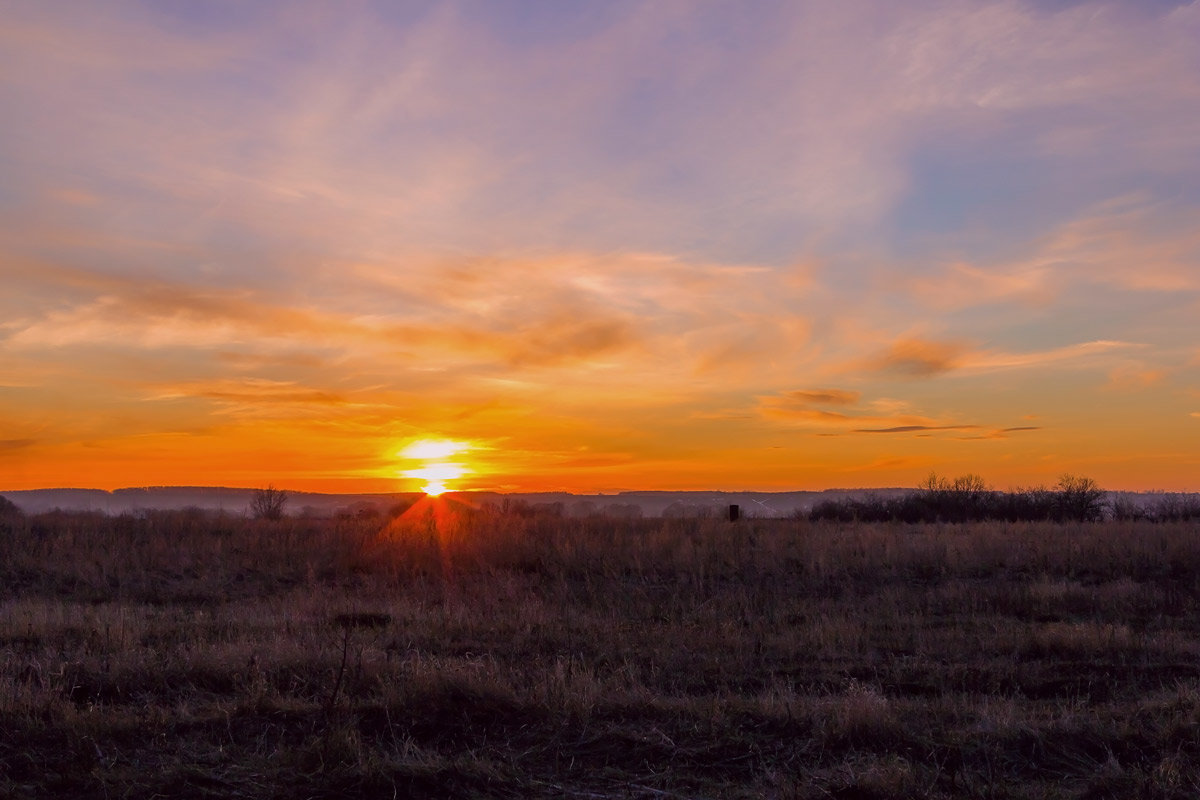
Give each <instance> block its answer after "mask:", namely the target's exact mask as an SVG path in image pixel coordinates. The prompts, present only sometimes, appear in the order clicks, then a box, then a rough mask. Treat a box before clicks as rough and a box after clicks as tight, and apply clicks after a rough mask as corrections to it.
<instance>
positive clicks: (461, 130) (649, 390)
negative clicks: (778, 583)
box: [0, 0, 1200, 492]
mask: <svg viewBox="0 0 1200 800" xmlns="http://www.w3.org/2000/svg"><path fill="white" fill-rule="evenodd" d="M0 13H2V15H3V23H2V24H0V108H2V109H3V124H2V125H0V281H2V285H3V291H0V490H2V489H26V488H39V487H65V486H75V487H94V488H116V487H122V486H145V485H223V486H261V485H265V484H267V483H268V482H273V483H274V484H276V485H278V486H281V487H286V488H293V489H305V490H317V491H393V490H398V491H402V490H415V489H417V488H418V487H419V485H420V484H421V479H420V478H419V477H413V476H412V475H411V474H406V473H412V472H413V471H414V470H419V468H421V467H422V465H423V464H424V463H425V461H423V460H422V459H423V458H425V456H424V455H422V454H428V453H434V454H435V456H434V459H435V460H439V461H441V460H450V461H452V462H453V463H454V464H457V465H458V468H459V470H460V472H461V475H460V476H459V477H458V478H457V479H455V480H451V481H448V483H450V485H451V487H452V488H458V489H471V488H486V489H493V490H500V491H541V490H557V489H565V490H570V491H576V492H595V491H614V490H618V489H728V490H743V489H757V490H788V489H820V488H829V487H860V486H913V485H916V484H917V483H919V482H920V481H921V480H922V479H924V478H925V477H926V476H927V475H928V474H929V473H930V471H937V472H938V473H939V474H943V475H949V476H954V475H958V474H962V473H966V472H974V473H978V474H980V475H982V476H983V477H984V478H985V479H986V480H987V481H988V482H989V483H990V484H992V485H993V486H995V487H997V488H1009V487H1015V486H1029V485H1035V484H1043V483H1045V484H1053V483H1054V482H1056V481H1057V479H1058V477H1059V476H1060V475H1061V474H1062V473H1065V472H1070V473H1076V474H1081V475H1086V476H1090V477H1092V478H1095V479H1096V480H1097V481H1098V482H1099V483H1100V484H1101V485H1102V486H1104V487H1106V488H1111V489H1175V490H1200V2H1192V3H1179V2H1162V1H1161V0H1154V1H1153V2H1151V1H1150V0H1128V2H1070V0H1053V1H1051V0H1039V1H1038V2H1029V1H1027V2H1007V1H1005V2H985V1H984V0H978V1H975V0H953V1H947V2H942V1H941V0H913V2H904V3H896V2H890V1H889V0H875V1H874V2H860V1H859V0H838V2H831V1H829V0H821V2H803V1H802V0H797V1H796V2H792V1H791V0H787V1H783V0H781V1H780V2H720V3H715V2H693V0H678V1H675V0H654V1H653V2H563V1H562V0H530V1H529V2H511V1H510V2H501V1H496V2H493V1H492V0H479V1H478V2H409V3H403V2H382V1H380V2H347V3H333V2H321V3H317V2H313V3H304V2H238V1H237V0H220V1H216V2H190V1H189V2H184V0H176V1H163V0H143V1H142V2H120V1H114V2H104V3H95V2H82V1H80V2H46V0H29V2H22V1H20V0H0ZM438 442H450V443H456V444H455V445H454V446H453V447H451V446H449V445H438V444H437V443H438ZM422 443H424V444H422ZM422 448H425V449H424V450H422ZM439 448H441V449H439ZM414 454H415V455H414ZM426 460H428V459H426Z"/></svg>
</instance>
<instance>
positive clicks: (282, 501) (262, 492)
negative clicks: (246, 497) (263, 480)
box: [250, 484, 288, 520]
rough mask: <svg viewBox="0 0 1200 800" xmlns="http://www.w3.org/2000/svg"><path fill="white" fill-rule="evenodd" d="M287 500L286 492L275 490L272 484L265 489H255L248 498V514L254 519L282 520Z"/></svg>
mask: <svg viewBox="0 0 1200 800" xmlns="http://www.w3.org/2000/svg"><path fill="white" fill-rule="evenodd" d="M287 499H288V496H287V492H285V491H283V490H282V489H276V488H275V486H274V484H271V485H270V486H267V488H265V489H255V490H254V495H253V496H251V498H250V513H251V514H252V515H254V518H255V519H272V520H274V519H282V518H283V507H284V506H285V505H286V504H287Z"/></svg>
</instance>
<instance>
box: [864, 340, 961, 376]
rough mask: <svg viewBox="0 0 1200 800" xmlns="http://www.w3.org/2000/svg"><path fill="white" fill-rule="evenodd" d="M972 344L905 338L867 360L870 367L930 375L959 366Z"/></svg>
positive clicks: (887, 370) (911, 374) (880, 370)
mask: <svg viewBox="0 0 1200 800" xmlns="http://www.w3.org/2000/svg"><path fill="white" fill-rule="evenodd" d="M968 352H969V348H968V347H967V346H966V345H964V344H962V343H960V342H935V341H931V340H928V339H915V338H914V339H901V340H899V341H897V342H894V343H892V344H891V345H890V346H889V347H888V348H887V349H886V350H885V351H884V352H882V353H880V354H879V355H877V356H874V357H873V358H870V359H868V360H867V361H866V366H867V367H868V368H869V369H872V370H875V371H879V372H892V373H898V374H901V375H907V376H909V377H914V378H927V377H932V376H934V375H940V374H942V373H945V372H950V371H952V370H955V369H958V368H959V367H961V366H962V365H963V364H964V363H965V357H966V355H967V353H968Z"/></svg>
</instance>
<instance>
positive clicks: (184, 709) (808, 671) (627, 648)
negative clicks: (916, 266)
mask: <svg viewBox="0 0 1200 800" xmlns="http://www.w3.org/2000/svg"><path fill="white" fill-rule="evenodd" d="M1198 579H1200V525H1198V524H1196V523H1167V524H1151V523H1144V522H1143V523H1118V522H1101V523H1033V524H1030V523H1023V524H1003V523H976V524H963V525H916V526H912V525H900V524H878V525H876V524H865V523H849V524H842V523H835V522H823V523H811V522H808V521H802V520H743V521H741V522H739V523H736V524H729V523H724V522H718V521H713V520H706V521H699V520H657V519H654V520H649V519H648V520H606V519H571V520H568V519H561V518H555V517H552V516H547V515H543V516H539V515H518V514H504V513H498V512H472V511H469V510H467V509H464V508H461V507H457V506H454V505H453V504H452V503H451V502H449V501H423V502H422V503H420V504H418V506H416V507H414V508H413V509H411V510H409V511H408V512H407V513H406V514H405V515H403V516H401V517H398V518H396V519H390V518H387V517H370V516H366V517H352V518H342V519H333V520H302V519H291V518H285V519H283V520H279V521H275V522H269V521H265V520H257V521H255V520H244V519H238V518H232V517H220V516H212V515H206V514H204V513H201V512H171V513H167V512H163V513H155V512H150V513H146V514H143V515H139V516H123V517H111V518H110V517H104V516H99V515H90V514H48V515H41V516H37V517H20V516H9V517H7V518H3V519H0V795H3V796H10V797H20V798H39V797H80V798H167V797H225V798H234V797H244V798H272V797H277V798H288V800H295V799H297V798H310V797H344V796H364V797H387V798H390V797H430V798H435V797H446V798H449V797H510V798H523V797H547V798H549V797H565V798H588V799H589V800H600V799H601V798H614V799H615V798H736V797H747V798H750V797H755V798H757V797H767V798H772V797H777V798H828V797H837V798H928V797H935V798H936V797H979V798H1105V797H1113V798H1131V797H1143V798H1194V797H1197V796H1200V613H1198V612H1200V582H1198Z"/></svg>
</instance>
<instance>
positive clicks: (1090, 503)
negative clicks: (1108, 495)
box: [1057, 475, 1105, 522]
mask: <svg viewBox="0 0 1200 800" xmlns="http://www.w3.org/2000/svg"><path fill="white" fill-rule="evenodd" d="M1104 494H1105V492H1104V490H1103V489H1101V488H1100V487H1099V486H1098V485H1097V484H1096V482H1095V481H1094V480H1092V479H1091V478H1084V477H1082V476H1079V475H1063V476H1062V478H1060V479H1059V481H1058V498H1057V499H1058V508H1059V513H1060V514H1061V516H1062V517H1063V518H1064V519H1074V520H1079V521H1081V522H1093V521H1095V520H1098V519H1103V518H1104Z"/></svg>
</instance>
